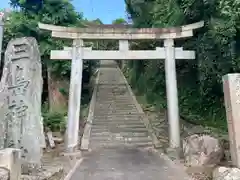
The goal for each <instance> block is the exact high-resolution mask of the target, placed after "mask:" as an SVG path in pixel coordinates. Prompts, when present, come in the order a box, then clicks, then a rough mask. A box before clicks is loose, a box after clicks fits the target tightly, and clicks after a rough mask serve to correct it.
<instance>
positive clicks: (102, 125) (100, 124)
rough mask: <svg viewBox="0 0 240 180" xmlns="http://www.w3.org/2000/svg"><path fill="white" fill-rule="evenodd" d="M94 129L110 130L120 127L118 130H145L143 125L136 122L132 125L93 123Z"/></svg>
mask: <svg viewBox="0 0 240 180" xmlns="http://www.w3.org/2000/svg"><path fill="white" fill-rule="evenodd" d="M93 126H94V128H96V127H97V128H108V127H109V128H111V127H120V128H146V127H145V125H144V124H143V123H141V122H136V123H132V124H126V123H124V122H123V123H122V122H121V123H117V122H115V123H113V122H109V123H106V124H104V123H93Z"/></svg>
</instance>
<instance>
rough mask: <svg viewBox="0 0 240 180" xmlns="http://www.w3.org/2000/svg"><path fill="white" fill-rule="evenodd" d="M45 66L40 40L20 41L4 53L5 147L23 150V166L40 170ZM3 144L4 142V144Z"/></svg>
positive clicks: (15, 42) (2, 81) (19, 39)
mask: <svg viewBox="0 0 240 180" xmlns="http://www.w3.org/2000/svg"><path fill="white" fill-rule="evenodd" d="M42 83H43V82H42V66H41V59H40V53H39V50H38V44H37V41H36V40H35V39H34V38H17V39H14V40H11V41H10V42H9V43H8V46H7V50H6V52H5V61H4V70H3V76H2V79H1V86H0V87H1V90H2V92H1V93H6V98H4V101H5V102H4V104H6V105H7V111H6V112H5V114H4V119H2V120H1V124H4V125H5V128H6V134H7V136H6V138H5V142H4V146H5V147H12V148H18V149H21V150H22V158H23V164H24V165H27V166H28V167H31V168H33V167H38V166H39V165H40V162H41V161H40V159H41V139H42V137H43V135H42V127H41V126H42V124H41V95H42ZM1 143H2V142H1Z"/></svg>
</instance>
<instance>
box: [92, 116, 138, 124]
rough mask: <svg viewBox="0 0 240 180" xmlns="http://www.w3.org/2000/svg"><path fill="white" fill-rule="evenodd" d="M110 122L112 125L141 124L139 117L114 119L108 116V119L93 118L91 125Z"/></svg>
mask: <svg viewBox="0 0 240 180" xmlns="http://www.w3.org/2000/svg"><path fill="white" fill-rule="evenodd" d="M110 121H112V122H114V123H128V124H135V123H142V121H141V120H140V117H138V116H136V117H122V118H120V117H114V116H111V117H110V116H109V117H94V119H93V123H96V124H97V123H100V124H102V123H111V122H110Z"/></svg>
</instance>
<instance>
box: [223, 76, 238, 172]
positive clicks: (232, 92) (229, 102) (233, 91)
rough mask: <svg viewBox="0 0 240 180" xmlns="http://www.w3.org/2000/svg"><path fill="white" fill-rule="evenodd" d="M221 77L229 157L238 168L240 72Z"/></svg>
mask: <svg viewBox="0 0 240 180" xmlns="http://www.w3.org/2000/svg"><path fill="white" fill-rule="evenodd" d="M222 79H223V90H224V99H225V108H226V115H227V121H228V133H229V140H230V151H231V159H232V163H233V165H234V166H236V167H238V168H240V113H239V112H240V74H237V73H235V74H227V75H225V76H223V78H222Z"/></svg>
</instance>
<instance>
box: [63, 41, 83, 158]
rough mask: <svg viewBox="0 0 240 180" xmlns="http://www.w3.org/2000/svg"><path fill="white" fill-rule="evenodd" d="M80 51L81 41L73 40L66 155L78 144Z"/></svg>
mask: <svg viewBox="0 0 240 180" xmlns="http://www.w3.org/2000/svg"><path fill="white" fill-rule="evenodd" d="M82 49H83V40H82V39H75V40H73V49H72V62H71V63H72V64H71V81H70V89H69V101H68V121H67V131H66V134H65V151H66V152H67V153H72V152H75V151H77V147H78V142H79V135H78V132H79V117H80V106H81V91H82V71H83V58H82V53H83V51H82Z"/></svg>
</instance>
